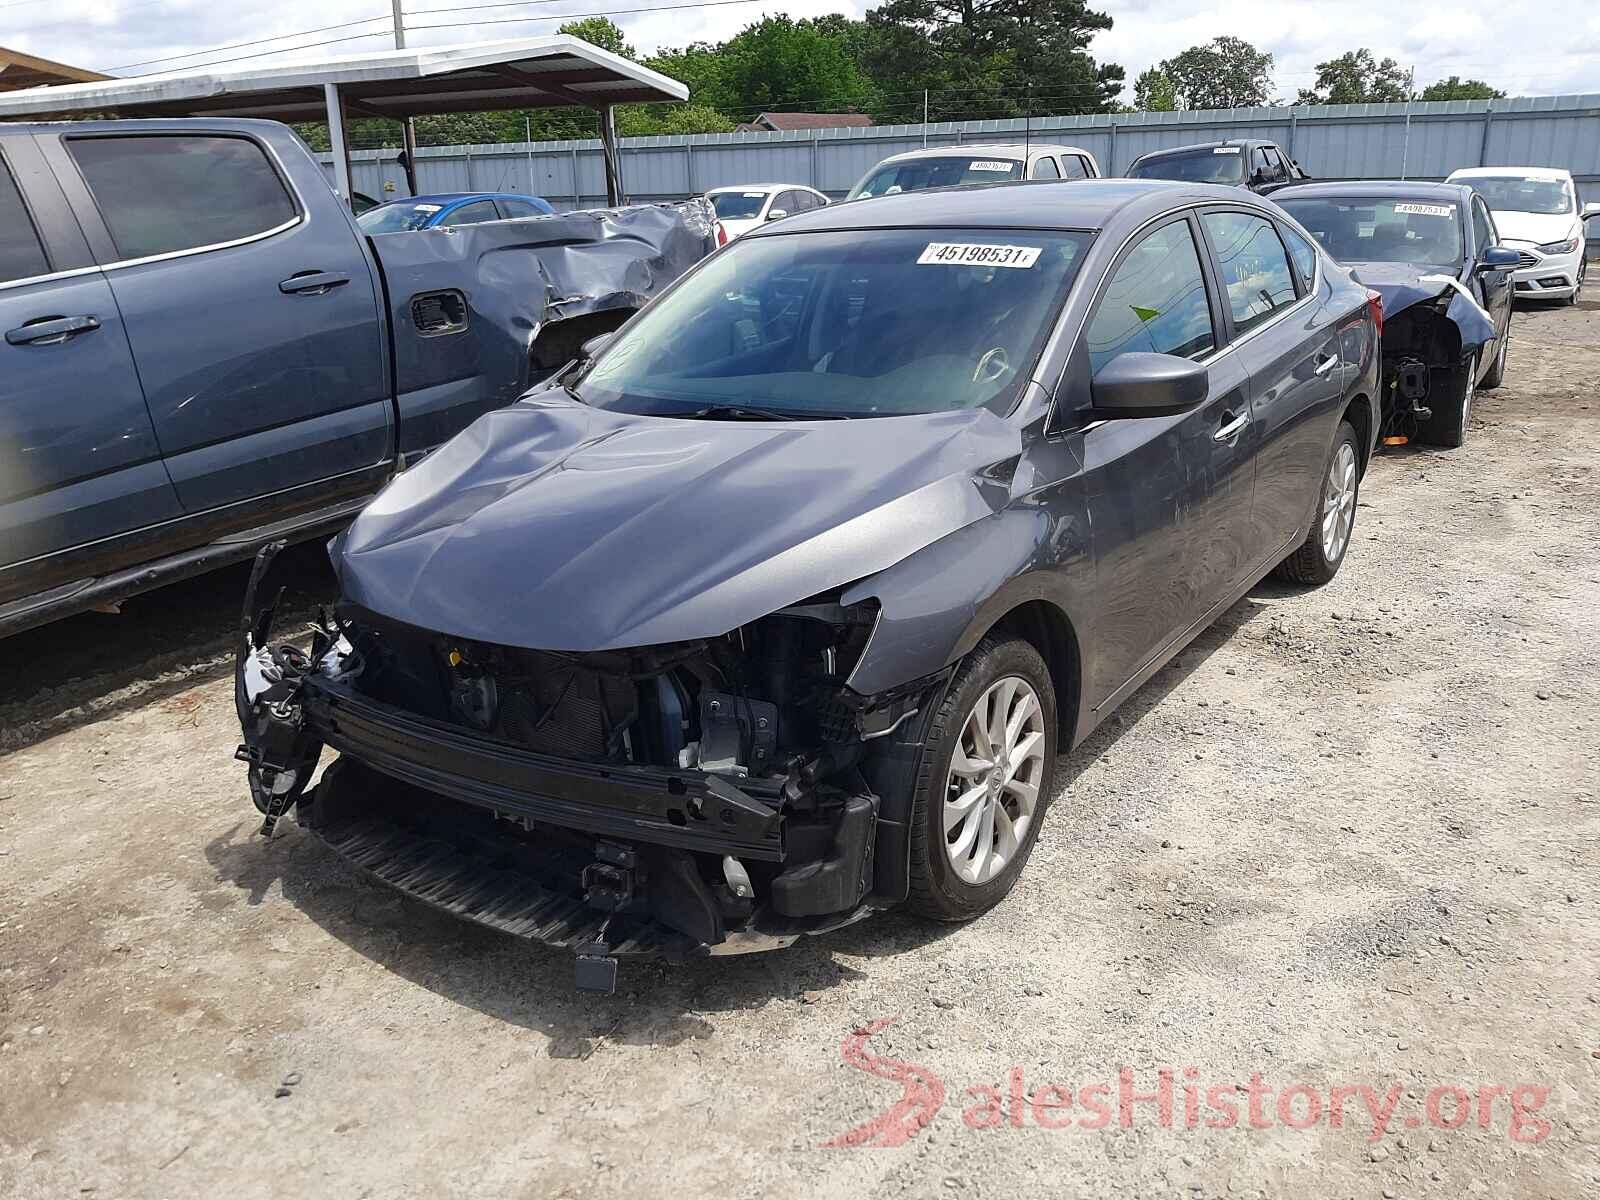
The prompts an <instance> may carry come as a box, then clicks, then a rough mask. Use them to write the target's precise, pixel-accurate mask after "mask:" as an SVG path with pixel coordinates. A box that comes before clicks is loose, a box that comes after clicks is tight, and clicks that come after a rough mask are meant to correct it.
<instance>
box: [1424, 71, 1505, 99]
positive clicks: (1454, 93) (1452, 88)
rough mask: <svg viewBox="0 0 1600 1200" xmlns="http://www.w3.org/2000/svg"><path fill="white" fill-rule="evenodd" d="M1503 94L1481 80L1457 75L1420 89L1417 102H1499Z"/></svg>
mask: <svg viewBox="0 0 1600 1200" xmlns="http://www.w3.org/2000/svg"><path fill="white" fill-rule="evenodd" d="M1504 96H1505V93H1504V92H1502V91H1501V90H1500V89H1499V88H1497V87H1490V86H1489V85H1488V84H1487V83H1485V82H1483V80H1481V79H1462V78H1461V77H1460V76H1459V75H1452V76H1450V78H1449V79H1441V80H1439V81H1438V82H1437V83H1430V84H1429V85H1428V86H1427V87H1425V88H1423V89H1422V94H1421V95H1420V96H1418V97H1417V99H1419V100H1500V99H1503V98H1504Z"/></svg>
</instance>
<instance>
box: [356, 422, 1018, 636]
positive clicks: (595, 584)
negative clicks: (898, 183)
mask: <svg viewBox="0 0 1600 1200" xmlns="http://www.w3.org/2000/svg"><path fill="white" fill-rule="evenodd" d="M1020 453H1021V434H1020V432H1019V430H1018V429H1017V428H1016V427H1015V426H1013V425H1012V424H1011V423H1009V422H1007V421H1006V420H1004V419H1003V418H1000V417H997V416H995V415H994V414H993V413H992V412H989V411H988V410H987V409H978V410H971V411H961V412H947V413H937V414H932V415H928V416H909V417H887V418H873V419H862V420H835V421H805V422H790V421H705V420H684V419H672V418H662V417H639V416H630V415H627V414H622V413H615V412H608V411H604V410H600V409H594V408H590V407H588V406H587V405H584V404H581V403H579V402H577V401H575V400H572V399H571V398H570V397H568V395H567V394H566V392H565V391H544V392H536V393H533V394H531V395H529V396H528V397H525V398H524V399H523V400H521V401H519V402H518V403H516V404H514V405H512V406H510V407H509V408H505V409H500V410H498V411H496V412H492V413H489V414H488V415H486V416H484V417H482V418H480V419H479V420H478V421H477V422H476V423H474V424H473V425H472V426H471V427H469V428H468V429H467V430H466V431H465V432H463V433H461V434H460V435H458V436H457V437H456V438H454V439H453V440H451V441H450V442H448V443H446V445H445V446H444V447H442V448H441V449H440V450H438V451H437V452H436V453H434V454H433V455H431V456H429V457H428V458H427V459H424V460H423V461H422V462H421V463H420V464H418V465H417V466H415V467H413V468H411V469H410V470H408V471H406V472H405V473H404V474H402V475H400V476H399V477H398V478H396V479H395V480H394V481H393V482H392V483H391V484H390V485H389V486H388V487H387V488H386V489H385V490H384V491H383V492H382V493H380V494H379V495H378V497H377V498H376V499H374V500H373V502H372V503H371V504H370V505H368V506H367V507H366V508H365V509H364V510H363V511H362V512H361V514H360V515H359V516H358V517H357V518H356V520H355V522H354V523H353V524H352V525H351V526H350V528H349V529H348V530H347V531H346V532H345V533H344V534H343V535H341V537H340V538H339V539H338V540H337V541H336V542H335V544H334V548H333V549H334V563H335V567H336V569H337V571H338V574H339V582H340V587H341V591H342V593H343V596H344V598H345V599H346V600H347V601H349V602H351V603H353V604H357V605H360V606H361V607H363V608H367V609H370V610H372V611H374V612H377V613H379V614H382V615H384V616H387V617H390V618H392V619H394V620H398V621H403V622H405V623H407V624H410V625H415V626H419V627H422V628H425V629H431V630H436V631H439V632H442V633H449V634H453V635H456V636H459V637H464V638H471V639H475V640H479V641H485V642H493V643H497V644H501V645H514V646H523V647H529V648H534V649H548V650H570V651H588V650H610V649H620V648H624V647H629V646H646V645H661V644H664V643H668V642H679V641H686V640H690V639H694V638H704V637H715V636H717V635H720V634H723V633H726V632H728V631H730V630H732V629H735V628H737V627H738V626H740V625H743V624H745V623H747V622H749V621H753V620H756V619H758V618H760V617H763V616H765V615H767V614H768V613H770V612H772V611H773V610H774V609H777V608H781V607H783V606H784V605H786V604H792V603H794V602H796V601H798V600H802V599H805V598H807V597H810V596H813V595H815V594H817V593H819V592H824V591H827V590H829V589H831V588H835V587H839V586H842V585H844V584H847V583H850V582H853V581H855V580H858V579H861V578H863V577H865V576H868V575H871V574H875V573H876V572H878V571H881V570H883V569H884V568H886V567H889V566H892V565H893V564H894V563H896V562H898V561H899V560H900V559H902V558H904V557H906V556H907V555H909V554H911V553H913V552H915V551H916V550H919V549H921V548H922V547H924V546H926V545H929V544H931V543H932V542H934V541H936V540H938V539H939V538H942V537H944V536H946V535H947V534H950V533H953V532H954V531H956V530H957V529H960V528H962V527H964V526H966V525H968V524H970V523H971V522H973V521H976V520H979V519H980V518H982V517H984V516H987V515H989V514H991V513H993V512H995V511H996V510H998V509H999V508H1001V507H1003V506H1004V505H1005V503H1006V502H1007V500H1008V499H1009V485H1008V483H1007V482H1003V481H1005V480H1009V477H1010V472H1009V470H1006V469H1004V467H1005V465H1006V464H1007V463H1014V462H1015V460H1016V458H1017V456H1018V455H1019V454H1020ZM996 480H1001V481H1002V482H996Z"/></svg>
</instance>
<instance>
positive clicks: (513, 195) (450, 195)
mask: <svg viewBox="0 0 1600 1200" xmlns="http://www.w3.org/2000/svg"><path fill="white" fill-rule="evenodd" d="M533 198H534V197H532V196H525V195H523V194H522V193H521V192H430V193H429V194H427V195H425V196H400V197H398V198H397V199H394V200H390V201H388V202H387V203H389V204H456V203H458V202H460V201H462V200H532V199H533Z"/></svg>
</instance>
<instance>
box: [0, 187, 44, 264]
mask: <svg viewBox="0 0 1600 1200" xmlns="http://www.w3.org/2000/svg"><path fill="white" fill-rule="evenodd" d="M49 270H50V266H49V264H48V263H47V262H45V257H44V247H43V246H41V245H40V244H39V235H38V234H37V233H36V232H34V228H33V221H32V219H31V218H30V217H29V216H28V210H27V209H26V208H25V207H24V206H23V203H22V196H21V195H20V194H19V193H18V191H17V184H16V181H15V180H14V179H12V178H11V172H10V170H8V169H7V167H6V164H5V163H4V162H0V283H9V282H10V281H11V280H13V279H28V278H31V277H32V276H34V275H44V274H47V273H48V272H49Z"/></svg>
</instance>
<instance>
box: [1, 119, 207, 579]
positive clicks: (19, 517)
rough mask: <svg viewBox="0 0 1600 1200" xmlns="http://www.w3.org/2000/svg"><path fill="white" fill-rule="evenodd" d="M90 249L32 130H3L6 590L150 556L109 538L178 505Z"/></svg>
mask: <svg viewBox="0 0 1600 1200" xmlns="http://www.w3.org/2000/svg"><path fill="white" fill-rule="evenodd" d="M19 179H21V180H22V181H23V182H24V185H25V186H26V188H27V202H25V201H24V197H23V194H22V191H21V190H20V188H19V186H18V183H19ZM30 210H32V211H30ZM35 213H37V215H38V218H39V219H38V220H36V219H35V215H34V214H35ZM41 225H44V226H45V227H46V228H49V229H50V230H51V232H52V233H59V234H60V238H61V239H62V240H61V241H59V242H58V240H57V239H56V238H55V237H51V238H50V240H49V244H48V246H47V245H46V240H45V237H44V236H42V235H41ZM75 238H76V239H77V240H76V241H75V242H74V240H73V239H75ZM87 256H88V248H87V246H85V245H83V243H82V240H81V237H80V236H79V235H77V233H76V230H75V227H74V226H72V224H71V216H70V214H66V213H65V210H64V207H63V204H62V199H61V195H60V193H59V191H57V189H56V187H55V182H54V180H53V178H52V177H51V176H50V174H49V173H48V171H46V170H45V169H44V165H43V163H42V162H40V161H38V160H37V157H36V152H35V150H34V147H33V143H32V141H31V140H24V139H21V138H7V139H4V140H0V604H3V603H5V602H6V601H8V600H14V599H16V598H18V597H21V596H27V595H33V594H35V593H39V592H43V591H48V590H50V589H52V588H56V587H59V586H63V585H67V584H70V583H72V582H73V581H74V580H78V579H83V578H86V577H89V576H93V575H96V574H100V573H101V572H102V571H104V570H107V569H114V568H116V567H121V566H126V565H128V564H129V563H131V562H135V561H138V560H139V559H140V558H142V557H147V556H148V553H147V552H144V551H140V550H139V549H138V548H132V549H128V548H127V547H124V549H123V552H120V553H119V551H118V550H117V548H116V546H115V545H114V544H113V545H109V546H108V544H107V543H108V540H109V539H117V538H119V535H125V534H128V533H130V532H132V531H135V530H140V529H143V528H146V527H157V526H160V525H161V524H162V523H164V522H168V521H171V520H172V519H174V518H176V517H178V516H180V515H181V512H182V510H181V508H180V507H179V504H178V498H177V494H176V493H175V492H174V491H173V488H172V483H171V482H170V481H169V480H168V478H167V473H166V470H165V469H164V468H163V467H162V465H161V453H160V450H159V448H158V447H157V445H156V438H155V431H154V430H153V429H152V428H151V424H150V416H149V414H148V413H147V412H146V411H145V405H144V394H143V393H142V392H141V391H140V389H139V377H138V374H137V373H136V372H135V371H134V367H133V356H132V355H131V354H130V353H129V350H128V340H127V336H126V335H125V333H124V332H123V326H122V319H121V317H120V315H119V314H118V311H117V305H116V302H115V301H114V300H113V299H112V296H111V288H110V287H109V286H108V285H107V284H106V281H105V278H104V277H103V276H102V275H101V274H100V272H99V271H98V270H97V269H95V268H93V267H92V266H91V267H87V268H86V267H84V266H83V264H84V262H85V261H86V259H87ZM124 540H128V539H124Z"/></svg>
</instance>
